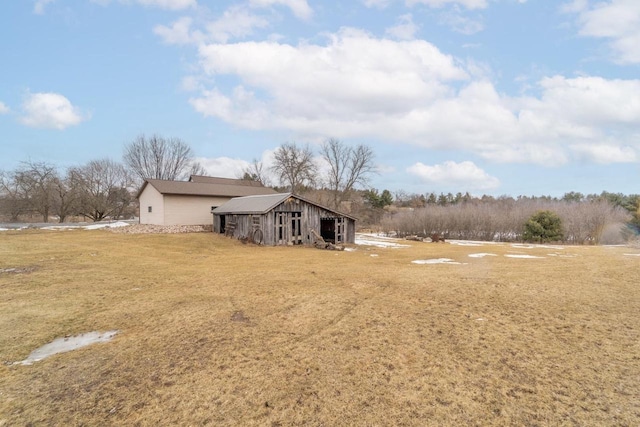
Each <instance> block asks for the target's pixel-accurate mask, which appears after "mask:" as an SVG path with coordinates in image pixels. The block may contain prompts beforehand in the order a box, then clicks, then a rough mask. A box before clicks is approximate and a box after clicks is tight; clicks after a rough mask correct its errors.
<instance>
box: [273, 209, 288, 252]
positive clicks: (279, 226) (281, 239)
mask: <svg viewBox="0 0 640 427" xmlns="http://www.w3.org/2000/svg"><path fill="white" fill-rule="evenodd" d="M275 216H276V218H275V224H276V234H275V235H276V244H277V245H286V244H287V242H288V241H289V236H288V234H289V233H288V230H287V214H286V212H276V213H275Z"/></svg>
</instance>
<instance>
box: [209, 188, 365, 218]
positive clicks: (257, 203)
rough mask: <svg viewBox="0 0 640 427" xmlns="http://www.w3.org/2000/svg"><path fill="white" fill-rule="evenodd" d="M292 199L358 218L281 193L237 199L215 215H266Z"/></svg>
mask: <svg viewBox="0 0 640 427" xmlns="http://www.w3.org/2000/svg"><path fill="white" fill-rule="evenodd" d="M290 197H293V198H296V199H299V200H302V201H303V202H306V203H309V204H311V205H314V206H318V207H319V208H322V209H324V210H326V211H329V212H333V213H336V214H338V215H340V216H345V217H347V218H351V219H353V220H355V219H356V218H355V217H353V216H351V215H347V214H345V213H342V212H338V211H336V210H334V209H330V208H328V207H326V206H322V205H320V204H318V203H316V202H313V201H311V200H309V199H305V198H304V197H301V196H298V195H297V194H293V193H279V194H268V195H256V196H246V197H236V198H233V199H231V200H229V201H228V202H226V203H225V204H223V205H222V206H219V207H217V208H215V209H214V210H213V213H214V214H216V215H226V214H232V215H244V214H259V215H262V214H265V213H267V212H269V211H270V210H272V209H273V208H275V207H276V206H278V205H280V204H281V203H284V202H285V201H286V200H287V199H289V198H290Z"/></svg>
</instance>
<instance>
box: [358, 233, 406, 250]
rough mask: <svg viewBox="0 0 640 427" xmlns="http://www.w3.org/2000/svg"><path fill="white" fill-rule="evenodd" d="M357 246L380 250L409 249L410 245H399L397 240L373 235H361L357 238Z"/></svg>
mask: <svg viewBox="0 0 640 427" xmlns="http://www.w3.org/2000/svg"><path fill="white" fill-rule="evenodd" d="M355 243H356V245H367V246H376V247H379V248H408V247H410V246H409V245H401V244H400V243H397V239H391V238H388V237H381V236H376V235H373V234H361V235H359V236H356V242H355Z"/></svg>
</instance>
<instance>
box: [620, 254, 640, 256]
mask: <svg viewBox="0 0 640 427" xmlns="http://www.w3.org/2000/svg"><path fill="white" fill-rule="evenodd" d="M624 255H626V256H640V254H624Z"/></svg>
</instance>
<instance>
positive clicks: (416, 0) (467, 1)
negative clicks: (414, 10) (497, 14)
mask: <svg viewBox="0 0 640 427" xmlns="http://www.w3.org/2000/svg"><path fill="white" fill-rule="evenodd" d="M406 3H407V5H408V6H413V5H416V4H424V5H427V6H429V7H433V8H441V7H444V6H447V5H450V4H451V5H459V6H464V7H465V8H467V9H484V8H486V7H487V0H406Z"/></svg>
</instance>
